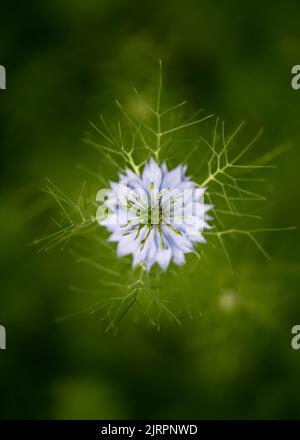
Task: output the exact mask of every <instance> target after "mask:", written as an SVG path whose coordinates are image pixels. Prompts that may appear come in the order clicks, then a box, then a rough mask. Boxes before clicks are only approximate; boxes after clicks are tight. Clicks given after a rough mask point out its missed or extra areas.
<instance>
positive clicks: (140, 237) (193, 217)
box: [98, 159, 212, 271]
mask: <svg viewBox="0 0 300 440" xmlns="http://www.w3.org/2000/svg"><path fill="white" fill-rule="evenodd" d="M185 173H186V165H178V166H177V167H176V168H174V169H173V170H170V171H168V169H167V165H166V163H163V164H161V165H158V164H157V162H156V161H155V160H154V159H150V161H149V162H148V163H147V164H146V165H145V167H144V170H143V173H142V175H141V176H139V175H137V174H135V173H134V172H133V171H131V170H130V169H128V168H127V169H126V171H125V174H122V173H119V178H120V180H119V182H118V183H115V182H110V185H111V189H110V190H109V192H106V196H107V195H108V198H107V197H106V200H104V203H103V206H105V207H106V208H107V210H108V214H107V215H106V216H105V218H103V217H101V218H100V219H99V217H98V221H99V223H100V224H101V225H103V226H105V227H106V228H107V229H108V230H109V231H110V232H111V233H112V234H111V236H110V237H109V241H113V242H117V243H118V248H117V254H118V256H119V257H122V256H125V255H130V254H132V256H133V267H135V266H137V265H140V264H143V265H144V266H145V268H146V270H148V271H149V270H150V269H151V267H152V266H153V264H154V263H157V264H158V265H159V266H160V267H161V268H162V269H163V270H166V269H167V267H168V266H169V264H170V262H171V261H173V262H174V263H175V264H177V265H182V264H184V263H185V254H186V253H189V252H193V251H194V246H195V244H196V243H205V239H204V237H203V231H204V230H205V229H209V228H210V226H209V225H208V223H207V221H208V220H210V217H209V216H208V215H207V211H208V210H209V209H210V208H211V207H212V206H211V205H207V204H205V203H204V193H205V189H206V188H201V187H199V186H198V185H197V184H196V183H195V182H193V181H191V179H190V177H187V176H186V175H185Z"/></svg>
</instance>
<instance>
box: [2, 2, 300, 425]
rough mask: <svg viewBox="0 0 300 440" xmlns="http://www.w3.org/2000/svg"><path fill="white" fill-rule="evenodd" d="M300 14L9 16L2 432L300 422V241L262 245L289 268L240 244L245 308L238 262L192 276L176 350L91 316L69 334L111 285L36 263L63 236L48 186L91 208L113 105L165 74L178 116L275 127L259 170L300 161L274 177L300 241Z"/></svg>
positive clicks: (73, 268) (150, 11) (27, 11)
mask: <svg viewBox="0 0 300 440" xmlns="http://www.w3.org/2000/svg"><path fill="white" fill-rule="evenodd" d="M299 13H300V6H299V2H296V1H285V2H277V3H274V2H269V1H266V2H261V1H258V0H255V1H253V0H252V1H245V2H238V1H235V0H229V1H227V2H217V1H214V0H213V1H209V2H203V1H198V0H197V1H196V0H195V1H192V0H187V1H185V2H179V1H171V0H167V1H156V0H153V1H152V2H149V3H145V2H144V3H142V2H140V1H133V0H127V1H121V0H109V1H108V0H100V1H99V0H98V1H96V0H85V1H78V0H73V1H64V2H58V1H51V2H50V1H48V2H35V1H32V2H29V3H28V2H27V3H20V4H19V5H18V7H17V9H16V8H15V7H14V6H13V5H12V4H10V3H9V2H6V3H3V4H2V5H1V16H2V24H1V30H0V33H1V38H0V64H2V65H4V66H5V67H6V70H7V90H6V91H0V145H1V166H2V170H1V177H0V178H1V180H2V185H1V198H0V209H1V217H0V219H1V235H0V237H1V238H0V240H1V247H0V258H1V294H0V324H2V325H5V326H6V329H7V350H6V351H0V417H1V418H2V419H6V418H10V419H11V418H22V419H27V418H33V419H41V418H60V419H61V418H64V419H66V418H71V419H77V418H89V419H91V418H92V419H93V418H99V419H101V418H102V419H103V418H111V419H113V418H199V419H200V418H299V416H300V385H299V371H300V370H299V369H300V352H297V351H294V350H292V348H291V345H290V340H291V334H290V332H291V327H292V326H293V325H294V324H300V296H299V265H298V263H299V233H298V231H292V232H281V233H271V234H266V235H264V236H263V237H261V239H262V241H263V244H264V246H265V248H266V249H267V250H268V252H269V253H270V254H271V256H272V261H271V262H267V261H265V260H264V259H263V257H261V255H260V254H259V253H258V251H257V249H255V248H254V247H253V245H252V244H251V243H249V242H248V241H247V240H244V239H242V240H240V241H237V240H235V241H234V243H233V244H232V251H231V252H232V258H233V261H234V267H235V271H236V274H237V278H238V282H239V285H240V291H237V290H236V288H235V286H234V283H233V282H232V280H231V275H230V274H229V269H228V266H227V265H226V262H225V261H224V258H223V257H222V255H221V254H218V253H216V256H215V257H214V258H211V259H210V260H209V262H203V264H202V262H199V263H198V264H199V267H198V268H197V270H196V272H193V273H192V274H189V273H188V272H185V271H184V269H183V268H182V269H180V270H179V272H178V275H177V277H174V278H173V281H174V283H176V286H177V287H178V286H179V287H180V289H181V291H182V296H183V298H185V301H186V304H187V307H186V309H189V311H190V313H187V312H186V310H185V309H182V311H181V310H180V307H181V305H180V306H179V310H177V313H178V314H179V316H180V318H181V320H182V321H183V324H184V325H183V326H182V327H180V326H178V325H177V324H176V323H174V322H171V321H170V320H168V319H167V317H164V318H163V319H162V323H161V324H162V328H161V331H160V333H157V332H156V331H155V330H154V329H153V328H152V327H151V326H150V325H149V324H148V322H147V320H146V319H144V320H143V319H141V320H139V321H138V322H137V323H136V322H134V321H133V319H131V318H130V315H129V316H128V317H127V318H126V320H124V322H123V323H122V325H121V328H120V331H119V332H118V334H117V335H113V334H111V333H108V334H107V333H105V327H106V326H105V324H104V323H103V322H102V321H100V320H99V319H97V318H96V317H93V316H90V315H89V314H87V313H82V314H79V315H78V316H75V317H73V318H70V319H67V320H65V321H63V322H61V323H55V322H54V320H55V318H56V317H57V316H60V315H62V314H68V313H76V312H80V311H81V310H84V309H85V308H86V307H88V306H89V305H90V304H91V303H92V302H93V300H94V299H93V298H90V297H87V296H86V295H85V294H80V293H78V292H77V293H74V292H70V290H69V287H68V286H69V285H70V284H74V285H79V286H80V285H85V286H86V285H88V283H93V285H96V284H97V273H95V271H92V270H91V269H90V268H89V267H84V266H82V265H78V264H76V263H74V259H73V257H72V256H70V255H69V253H68V252H63V253H61V252H59V250H58V249H57V250H53V251H51V252H49V253H47V254H36V252H35V249H33V248H32V247H28V243H29V242H31V241H32V240H33V239H34V238H36V237H37V236H40V235H43V234H44V233H45V232H47V231H49V229H51V216H53V215H54V214H53V211H52V208H51V206H50V202H49V200H48V199H47V197H46V196H45V195H44V194H42V193H41V192H40V188H41V187H42V186H43V185H44V182H45V177H46V176H48V177H50V178H51V179H52V180H53V181H54V182H55V183H57V185H58V186H60V187H61V188H63V189H64V190H66V192H67V193H69V192H70V193H72V192H73V191H75V192H78V190H79V189H80V185H81V183H82V179H83V178H86V176H83V175H82V172H81V171H80V170H78V168H77V167H76V166H77V164H84V165H85V166H87V167H90V168H93V169H94V170H97V169H98V168H99V166H100V161H101V158H100V156H97V155H95V153H94V152H91V150H89V149H88V147H87V146H86V145H84V144H83V142H82V137H83V133H84V132H85V131H86V130H87V129H88V121H89V120H95V118H96V117H97V115H98V114H99V112H102V113H104V114H105V115H106V117H107V119H110V118H113V117H114V115H115V108H114V106H113V100H114V99H116V98H118V99H121V100H122V99H123V100H126V99H128V97H129V96H130V93H131V88H132V86H133V85H135V86H137V87H140V89H141V90H142V91H143V90H146V89H148V88H149V87H151V86H153V84H154V85H155V81H157V60H158V58H162V59H163V63H164V76H165V85H164V97H163V99H164V98H165V99H167V100H172V99H173V98H174V97H176V98H177V96H178V97H179V98H183V99H185V98H187V99H189V100H190V102H191V105H192V106H195V107H197V106H199V107H205V109H206V111H207V112H208V113H210V112H213V113H215V114H217V115H219V116H220V117H221V118H222V119H226V121H227V122H228V124H229V126H230V127H233V126H234V125H235V124H236V123H238V122H240V121H242V120H246V121H247V122H248V126H249V127H250V128H252V127H253V129H254V131H255V130H256V129H257V127H260V126H261V125H263V126H264V128H265V132H264V136H263V138H262V139H261V140H260V141H259V142H258V143H257V144H256V146H255V147H254V153H255V154H256V155H258V156H261V155H262V154H264V153H265V152H266V151H268V150H272V149H274V148H279V149H282V148H283V149H284V150H286V152H285V154H284V155H282V156H281V157H278V158H277V159H276V165H277V166H278V168H277V169H276V170H272V171H267V173H266V175H267V177H268V181H269V183H268V186H267V192H268V200H269V202H270V203H269V202H268V205H267V206H266V209H265V213H266V215H265V221H264V225H267V226H268V227H276V226H297V225H299V220H300V218H299V217H300V208H299V163H300V149H299V145H300V130H299V114H300V113H299V112H300V90H299V91H295V90H293V89H292V88H291V85H290V81H291V68H292V66H293V65H295V64H299V63H300V30H299ZM200 128H201V127H200ZM250 132H251V130H250ZM97 161H99V165H98V163H97ZM112 177H115V176H112ZM170 297H171V298H172V293H171V291H170ZM173 301H174V305H175V306H176V303H177V299H176V296H174V298H173ZM180 304H181V303H180ZM190 315H192V316H191V317H190Z"/></svg>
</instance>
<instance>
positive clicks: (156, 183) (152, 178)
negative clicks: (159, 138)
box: [143, 159, 162, 191]
mask: <svg viewBox="0 0 300 440" xmlns="http://www.w3.org/2000/svg"><path fill="white" fill-rule="evenodd" d="M161 179H162V171H161V169H160V167H159V166H158V165H157V163H156V162H155V160H154V159H150V161H149V163H148V164H147V165H145V168H144V171H143V182H144V185H145V188H146V189H147V191H150V185H152V186H153V187H154V188H155V189H156V190H157V191H159V189H160V185H161Z"/></svg>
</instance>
